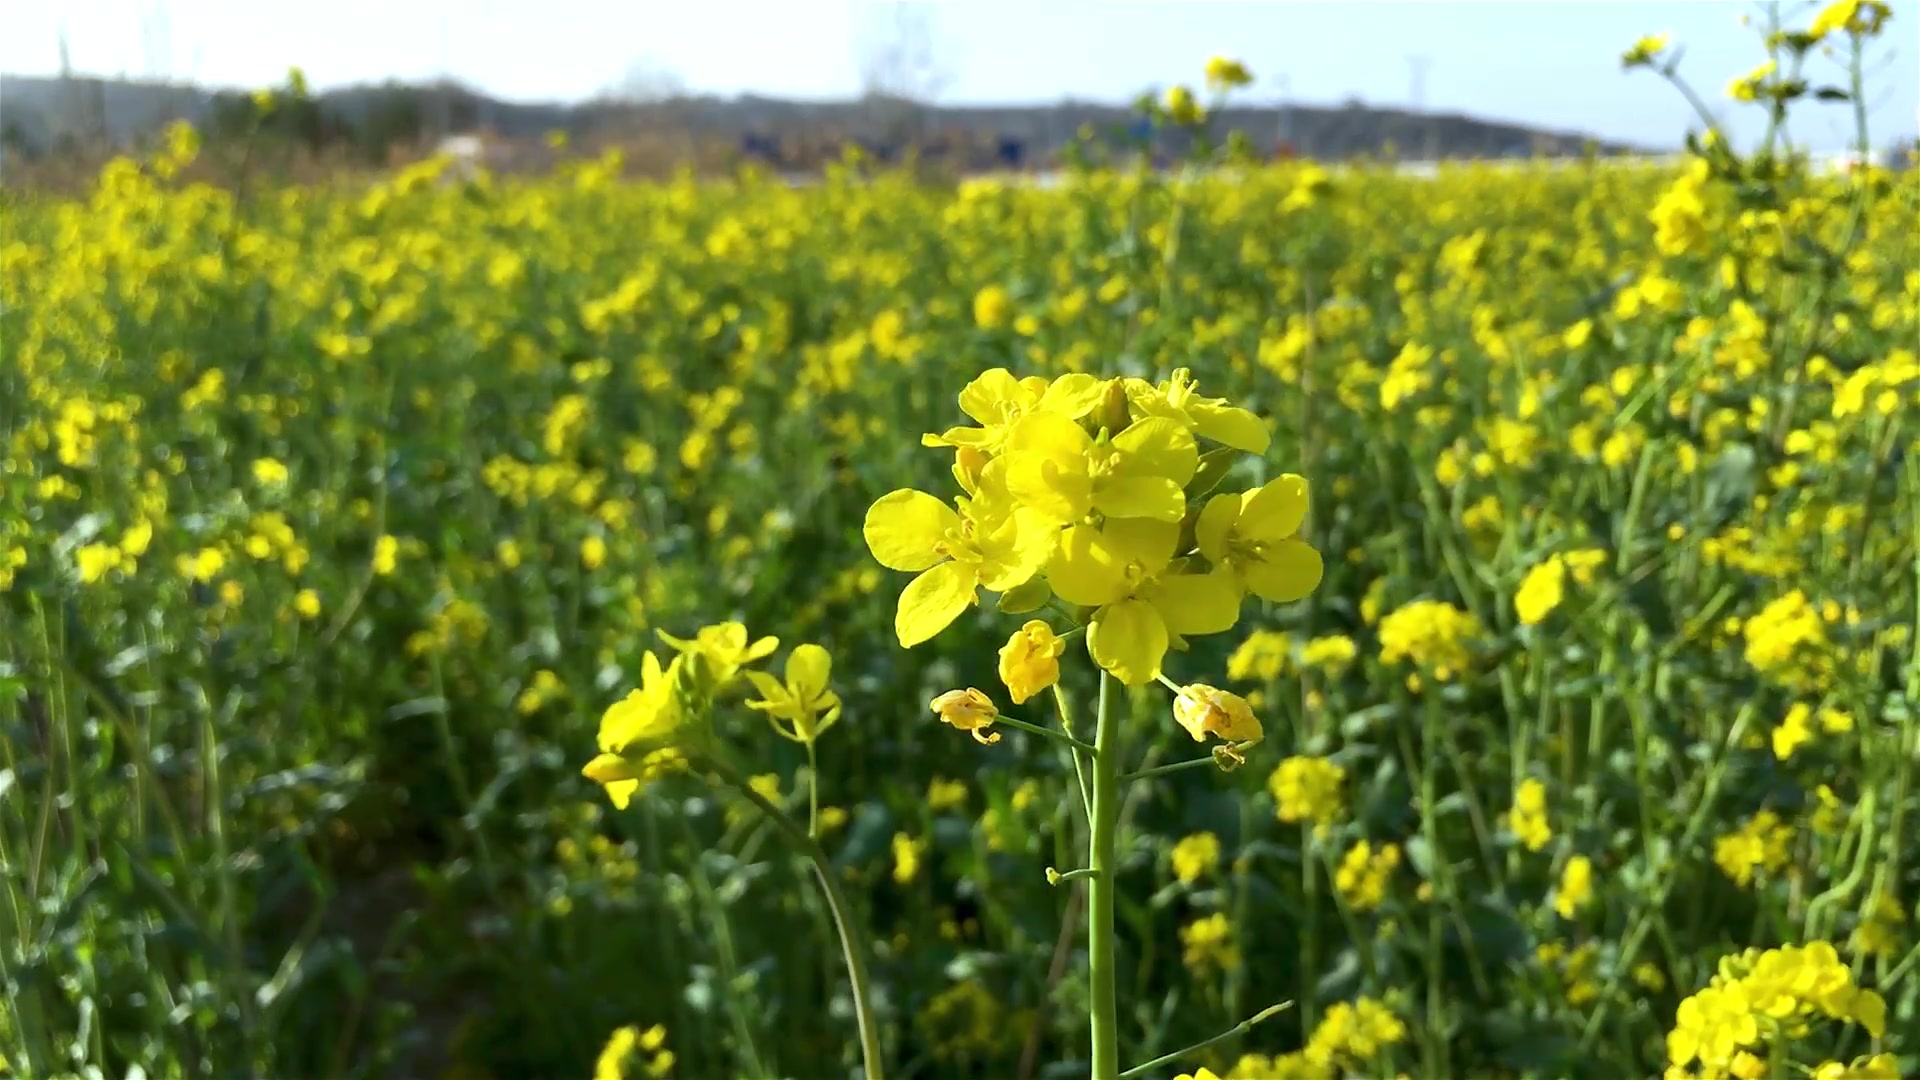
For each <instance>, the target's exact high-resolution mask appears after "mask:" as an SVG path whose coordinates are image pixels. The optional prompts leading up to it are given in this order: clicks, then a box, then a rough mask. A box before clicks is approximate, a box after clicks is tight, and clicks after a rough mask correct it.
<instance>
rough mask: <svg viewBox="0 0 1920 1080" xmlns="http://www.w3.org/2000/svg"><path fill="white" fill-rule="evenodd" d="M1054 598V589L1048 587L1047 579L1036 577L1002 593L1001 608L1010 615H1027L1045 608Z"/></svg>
mask: <svg viewBox="0 0 1920 1080" xmlns="http://www.w3.org/2000/svg"><path fill="white" fill-rule="evenodd" d="M1052 598H1053V589H1052V588H1050V587H1049V586H1048V585H1047V581H1046V579H1045V578H1043V577H1039V576H1038V575H1036V576H1034V577H1030V578H1028V579H1027V580H1026V581H1025V582H1023V583H1022V584H1019V585H1015V586H1014V587H1013V588H1011V589H1008V590H1007V591H1006V592H1003V593H1001V594H1000V602H999V608H1000V610H1001V611H1003V612H1005V613H1006V614H1008V615H1025V614H1026V613H1028V612H1029V611H1038V610H1040V609H1041V608H1042V607H1045V606H1046V603H1047V601H1048V600H1050V599H1052Z"/></svg>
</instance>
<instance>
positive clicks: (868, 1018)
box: [715, 763, 884, 1080]
mask: <svg viewBox="0 0 1920 1080" xmlns="http://www.w3.org/2000/svg"><path fill="white" fill-rule="evenodd" d="M715 767H716V768H717V769H720V772H721V775H722V776H723V777H724V778H725V779H726V781H727V785H728V786H729V787H731V788H733V789H734V790H735V791H736V792H738V793H739V795H740V797H741V798H743V799H746V800H747V801H748V802H750V803H752V804H753V805H754V806H756V807H758V808H759V809H760V812H761V813H762V814H765V815H766V816H767V820H769V821H771V822H773V824H774V826H775V827H776V828H778V829H779V830H780V831H781V832H783V833H786V834H787V838H788V839H790V840H792V841H793V842H794V844H796V845H797V846H798V847H799V848H800V850H801V852H802V853H803V854H805V855H806V857H807V860H808V861H809V862H811V863H812V864H813V876H814V877H815V878H817V879H818V880H819V882H820V892H821V893H822V894H823V895H824V896H825V897H826V900H827V908H828V910H830V911H832V912H833V926H834V929H835V930H836V931H838V932H839V934H840V952H841V955H842V957H843V958H844V959H845V961H846V965H847V981H848V982H849V983H850V984H852V988H853V1017H854V1022H855V1023H856V1024H857V1025H858V1026H859V1028H860V1054H861V1057H862V1059H863V1061H864V1064H865V1076H866V1080H883V1073H884V1066H883V1065H882V1064H881V1062H882V1060H883V1057H882V1053H883V1052H882V1050H881V1046H880V1029H879V1028H878V1026H876V1024H875V1022H874V1016H873V1009H872V1007H871V1004H870V999H871V996H872V994H871V990H870V987H871V986H872V982H871V980H870V979H869V978H868V977H867V945H866V942H865V941H864V940H862V939H861V936H860V932H859V930H858V929H857V928H856V927H855V925H854V922H853V919H852V917H851V911H852V909H851V908H850V907H849V906H848V904H847V898H846V894H844V893H842V892H841V891H840V882H839V879H838V878H836V877H835V876H834V873H833V863H832V862H831V861H829V860H828V859H827V853H826V852H825V851H824V850H822V849H821V847H820V845H819V844H818V843H816V842H815V841H814V839H813V837H811V836H808V835H807V833H806V830H804V829H802V828H800V826H799V825H797V824H795V823H794V821H793V819H792V818H789V817H788V816H787V815H786V814H784V813H782V812H781V810H780V808H779V807H777V806H775V805H773V804H772V803H770V802H768V801H767V800H766V798H765V797H764V796H762V795H761V794H760V793H759V792H757V791H755V790H753V788H751V787H749V786H748V785H747V784H746V783H744V782H743V781H741V779H740V777H739V776H737V775H735V774H734V773H733V772H732V771H731V770H726V769H724V768H721V767H720V766H718V764H717V763H716V766H715Z"/></svg>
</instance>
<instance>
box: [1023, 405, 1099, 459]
mask: <svg viewBox="0 0 1920 1080" xmlns="http://www.w3.org/2000/svg"><path fill="white" fill-rule="evenodd" d="M1092 445H1093V439H1092V438H1091V437H1090V436H1088V434H1087V433H1086V430H1085V429H1084V428H1082V427H1081V426H1080V425H1079V424H1077V423H1074V422H1073V421H1072V420H1071V419H1069V418H1067V417H1065V416H1062V415H1060V414H1059V413H1052V412H1035V413H1028V414H1027V415H1025V416H1023V417H1021V418H1020V419H1019V420H1018V421H1016V422H1015V423H1014V425H1013V426H1012V427H1010V428H1008V429H1007V447H1006V449H1007V453H1009V454H1045V455H1047V456H1048V457H1055V458H1062V457H1064V458H1069V459H1071V458H1084V457H1086V455H1087V449H1088V448H1089V447H1091V446H1092Z"/></svg>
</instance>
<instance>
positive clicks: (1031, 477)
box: [998, 429, 1093, 525]
mask: <svg viewBox="0 0 1920 1080" xmlns="http://www.w3.org/2000/svg"><path fill="white" fill-rule="evenodd" d="M1076 430H1078V429H1076ZM998 460H1001V461H1005V462H1006V463H1007V467H1006V468H1007V471H1006V484H1007V491H1008V493H1009V494H1010V495H1012V496H1013V498H1014V499H1015V500H1017V501H1018V502H1019V503H1020V505H1022V506H1025V507H1027V508H1029V509H1031V510H1033V511H1034V512H1035V513H1037V514H1040V515H1041V516H1042V517H1045V518H1046V519H1047V520H1048V521H1051V522H1053V523H1055V524H1057V525H1067V524H1071V523H1073V522H1075V521H1079V520H1080V519H1081V518H1084V517H1086V516H1087V511H1088V510H1091V509H1092V508H1093V478H1092V477H1090V476H1088V475H1087V471H1086V459H1085V458H1073V457H1067V458H1066V459H1065V460H1062V459H1061V458H1059V457H1053V456H1049V455H1047V454H1043V453H1034V452H1026V453H1019V454H1009V455H1008V456H1007V457H1005V458H1001V459H998Z"/></svg>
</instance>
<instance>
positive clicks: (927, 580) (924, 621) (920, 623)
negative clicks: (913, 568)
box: [893, 562, 976, 649]
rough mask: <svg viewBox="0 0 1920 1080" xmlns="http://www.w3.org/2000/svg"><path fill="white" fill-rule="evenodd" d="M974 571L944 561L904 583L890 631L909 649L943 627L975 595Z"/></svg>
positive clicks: (954, 617)
mask: <svg viewBox="0 0 1920 1080" xmlns="http://www.w3.org/2000/svg"><path fill="white" fill-rule="evenodd" d="M975 584H976V583H975V581H974V576H973V571H972V570H970V569H968V568H967V567H964V566H961V565H960V564H959V563H953V562H945V563H941V564H940V565H939V566H936V567H934V568H933V569H931V570H928V571H927V572H926V573H923V574H921V575H920V576H919V577H917V578H914V579H913V580H912V581H911V582H908V583H907V587H906V588H905V589H903V590H901V592H900V607H899V610H897V611H895V612H894V616H893V632H894V633H895V634H896V635H898V636H899V638H900V644H901V646H902V647H904V648H908V649H911V648H913V647H914V646H915V645H918V644H920V643H921V642H923V641H925V640H927V639H928V638H931V637H932V636H934V635H935V634H938V633H939V632H940V631H942V630H945V629H946V628H947V626H948V624H950V623H952V622H953V620H955V619H957V618H959V617H960V613H961V612H963V611H965V610H967V605H968V604H971V603H973V599H974V593H973V590H974V585H975Z"/></svg>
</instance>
